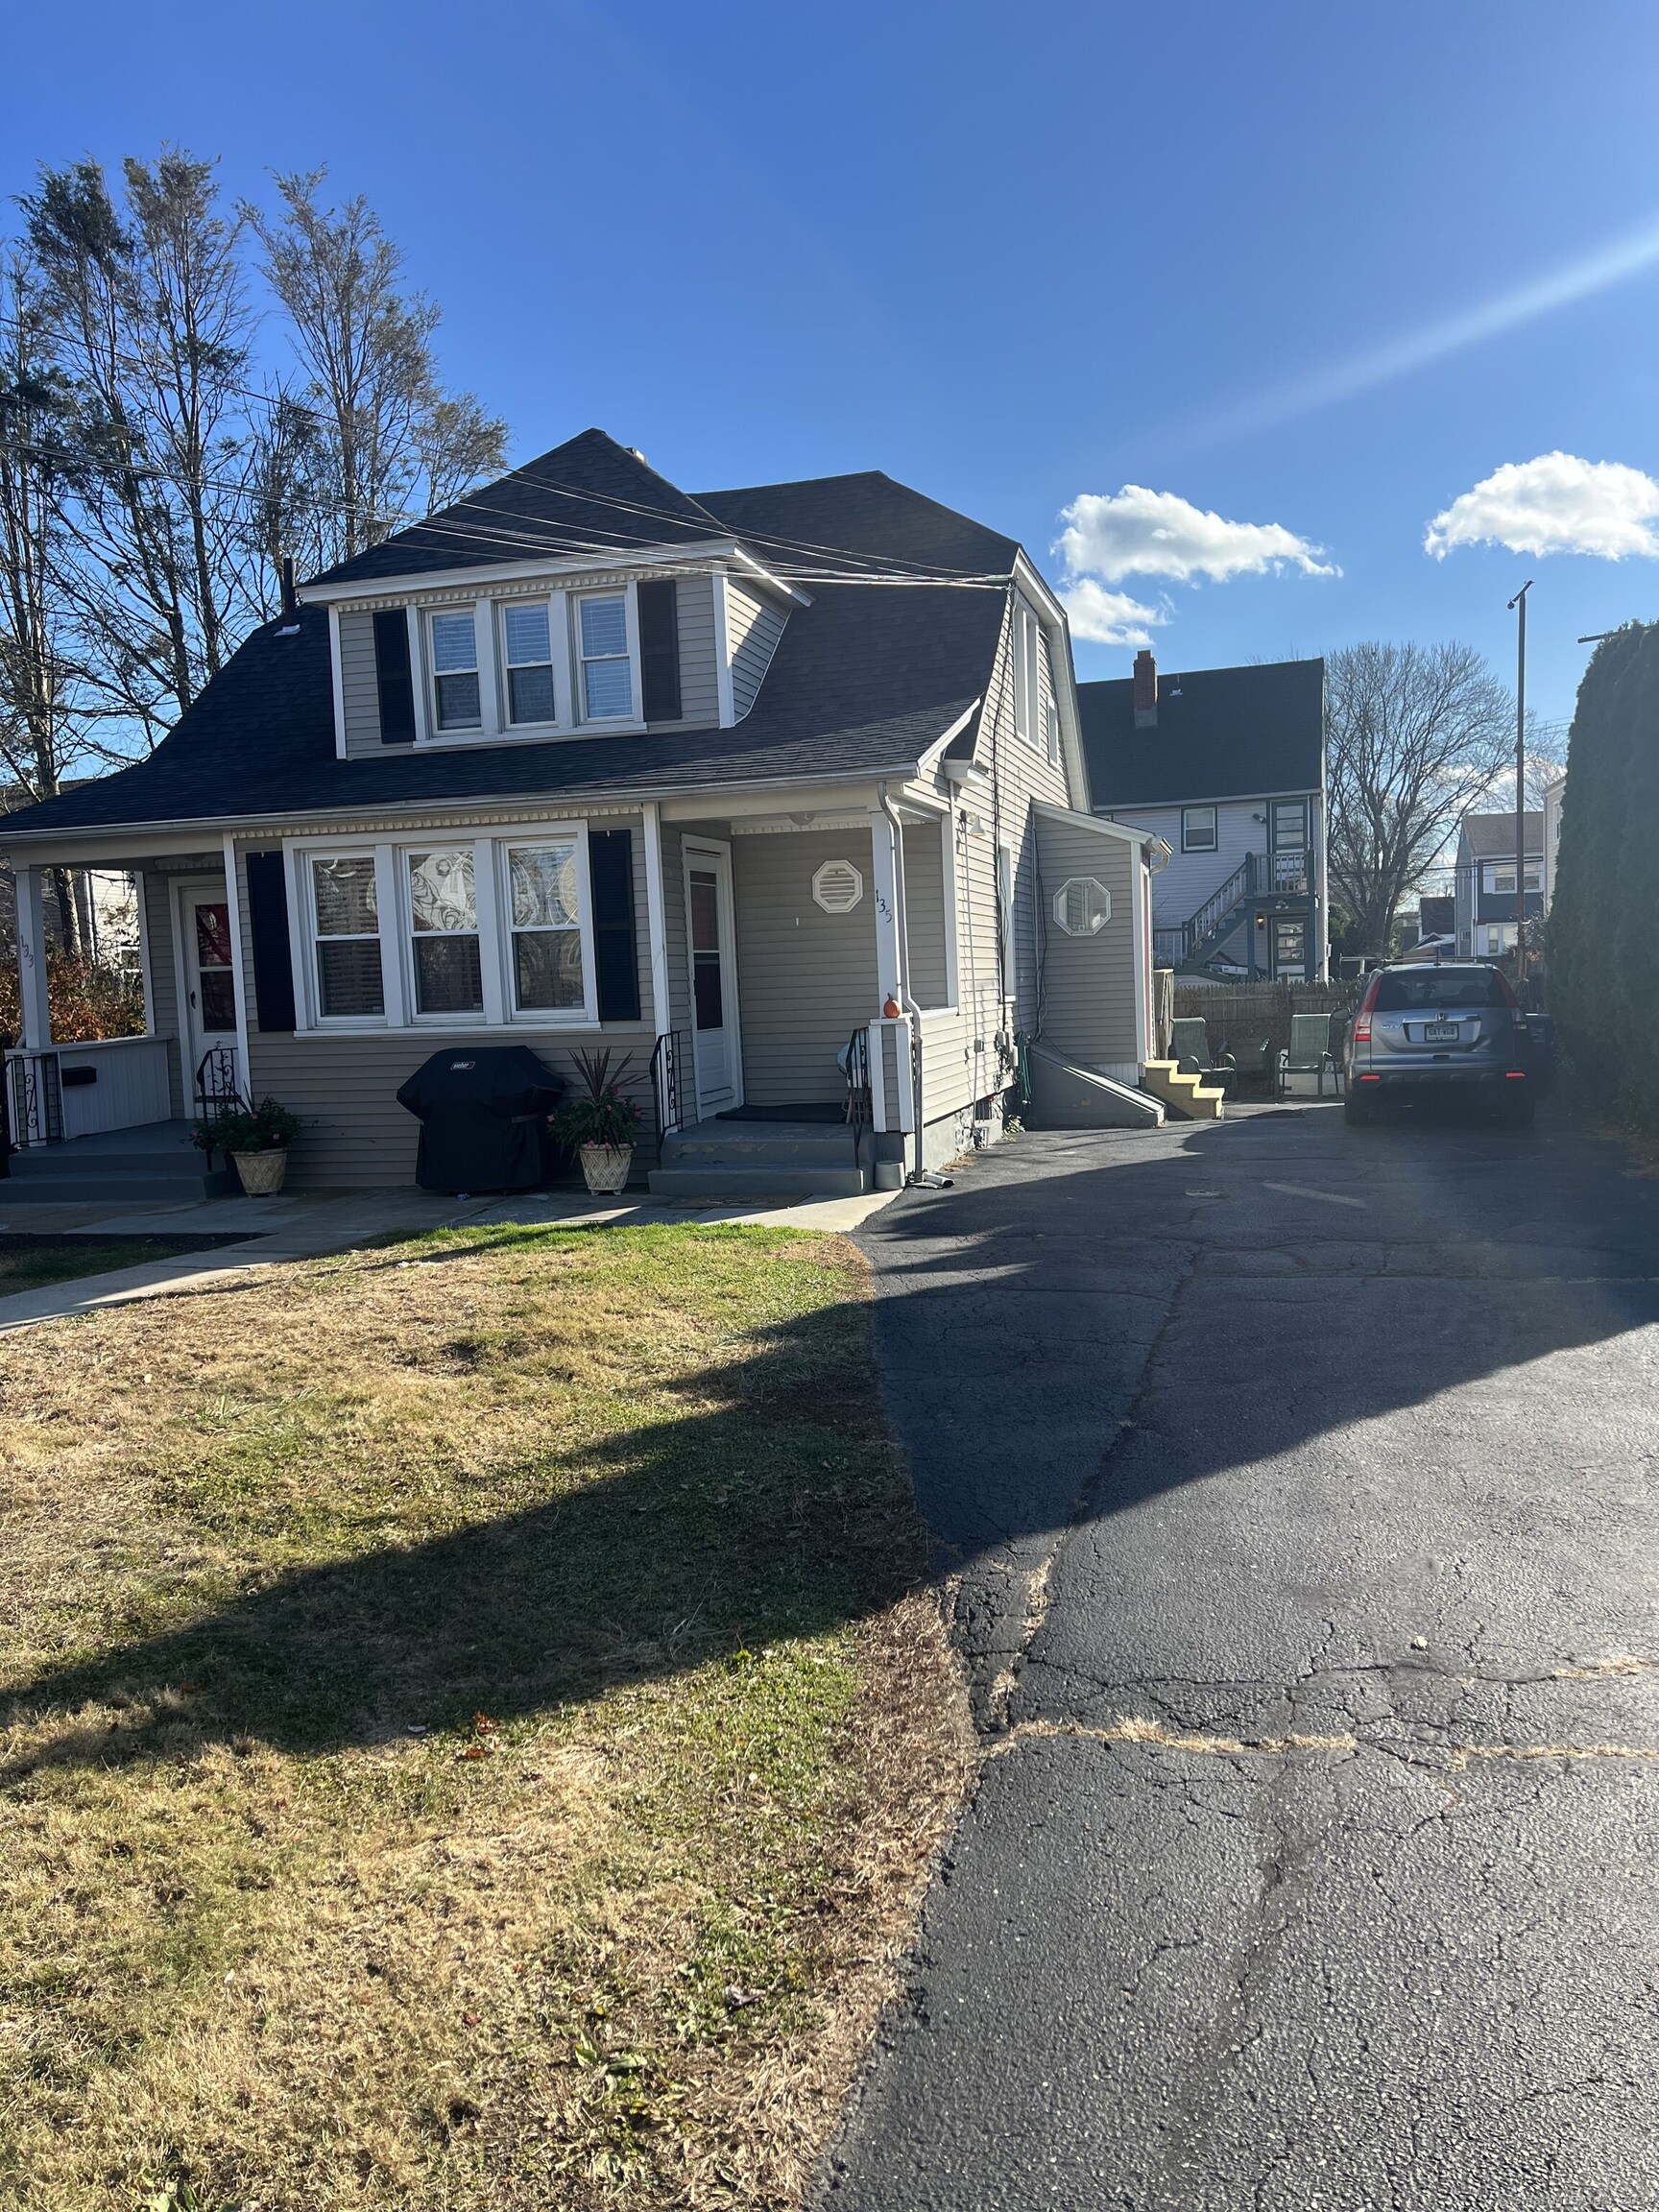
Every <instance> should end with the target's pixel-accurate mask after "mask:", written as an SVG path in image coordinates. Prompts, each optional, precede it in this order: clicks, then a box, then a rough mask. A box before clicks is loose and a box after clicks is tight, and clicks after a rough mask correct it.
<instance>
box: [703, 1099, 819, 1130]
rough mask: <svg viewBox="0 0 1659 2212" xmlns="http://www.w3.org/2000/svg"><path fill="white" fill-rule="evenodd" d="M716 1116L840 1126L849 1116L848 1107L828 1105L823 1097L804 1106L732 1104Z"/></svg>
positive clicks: (731, 1118) (718, 1117)
mask: <svg viewBox="0 0 1659 2212" xmlns="http://www.w3.org/2000/svg"><path fill="white" fill-rule="evenodd" d="M714 1118H715V1119H716V1120H717V1121H828V1122H831V1123H834V1124H835V1125H836V1126H839V1125H840V1124H841V1123H842V1122H844V1121H845V1120H846V1118H847V1109H846V1107H845V1106H842V1105H840V1104H837V1103H831V1104H829V1105H826V1104H825V1103H824V1102H823V1100H822V1099H813V1100H810V1101H809V1102H808V1103H807V1104H805V1105H804V1106H730V1107H728V1108H727V1110H726V1112H725V1113H724V1114H717V1115H716V1116H715V1117H714Z"/></svg>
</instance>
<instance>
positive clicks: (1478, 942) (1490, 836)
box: [1455, 809, 1545, 960]
mask: <svg viewBox="0 0 1659 2212" xmlns="http://www.w3.org/2000/svg"><path fill="white" fill-rule="evenodd" d="M1526 837H1527V850H1526V870H1527V880H1526V894H1527V919H1528V920H1529V921H1530V920H1531V919H1532V918H1533V917H1534V916H1536V915H1541V914H1543V913H1544V911H1545V899H1544V816H1543V815H1542V814H1541V813H1533V812H1532V811H1531V810H1530V809H1528V810H1527V818H1526ZM1455 884H1456V900H1457V951H1458V954H1459V956H1460V957H1461V958H1463V959H1476V960H1496V959H1499V958H1500V957H1502V955H1503V954H1504V953H1505V952H1511V953H1512V952H1513V951H1514V950H1515V816H1514V813H1513V811H1511V812H1509V813H1507V814H1465V815H1464V817H1463V820H1462V823H1461V825H1460V826H1459V828H1458V832H1457V857H1456V863H1455Z"/></svg>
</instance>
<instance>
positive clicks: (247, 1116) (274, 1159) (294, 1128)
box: [192, 1098, 300, 1198]
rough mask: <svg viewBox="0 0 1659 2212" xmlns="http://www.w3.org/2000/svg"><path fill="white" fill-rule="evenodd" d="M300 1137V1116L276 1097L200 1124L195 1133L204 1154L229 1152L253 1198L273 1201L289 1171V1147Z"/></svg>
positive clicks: (243, 1183)
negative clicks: (281, 1103)
mask: <svg viewBox="0 0 1659 2212" xmlns="http://www.w3.org/2000/svg"><path fill="white" fill-rule="evenodd" d="M299 1134H300V1117H299V1115H298V1114H291V1113H290V1112H289V1111H288V1109H287V1107H286V1106H279V1105H278V1104H277V1103H276V1099H275V1098H261V1099H260V1101H259V1103H258V1105H257V1106H239V1107H238V1108H237V1109H236V1111H235V1112H233V1113H230V1114H219V1115H216V1116H215V1117H214V1118H213V1119H212V1120H211V1121H198V1122H197V1124H196V1127H195V1129H194V1130H193V1131H192V1135H193V1136H194V1138H195V1140H196V1142H197V1143H198V1144H200V1145H201V1147H202V1149H203V1151H204V1152H207V1153H213V1152H228V1153H229V1155H230V1157H231V1159H232V1160H234V1161H235V1163H236V1173H237V1175H238V1176H239V1177H240V1178H241V1183H242V1188H243V1190H245V1191H246V1192H247V1194H248V1196H249V1197H250V1198H270V1197H273V1196H275V1194H276V1192H277V1191H278V1190H281V1188H282V1179H283V1177H284V1176H285V1175H286V1174H287V1172H288V1147H289V1145H290V1144H291V1143H292V1142H293V1141H294V1139H295V1138H296V1137H297V1136H298V1135H299Z"/></svg>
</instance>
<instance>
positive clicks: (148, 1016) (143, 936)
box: [132, 868, 160, 1037]
mask: <svg viewBox="0 0 1659 2212" xmlns="http://www.w3.org/2000/svg"><path fill="white" fill-rule="evenodd" d="M132 885H133V890H134V892H135V893H136V896H137V904H138V975H139V980H140V981H141V982H142V984H143V986H144V1034H145V1036H146V1037H157V1036H159V1035H160V1031H159V1029H158V1028H157V1026H156V949H155V946H154V944H153V943H152V942H151V937H150V879H149V878H148V877H147V876H146V875H145V873H144V871H143V869H142V868H135V869H134V870H133V871H132Z"/></svg>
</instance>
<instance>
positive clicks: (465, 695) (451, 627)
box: [428, 607, 483, 730]
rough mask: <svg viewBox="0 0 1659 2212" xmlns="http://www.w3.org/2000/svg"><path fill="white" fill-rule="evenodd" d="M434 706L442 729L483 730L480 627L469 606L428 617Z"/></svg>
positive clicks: (439, 726) (438, 723)
mask: <svg viewBox="0 0 1659 2212" xmlns="http://www.w3.org/2000/svg"><path fill="white" fill-rule="evenodd" d="M428 621H429V625H430V631H429V634H430V637H431V641H432V689H433V705H434V707H435V709H436V710H437V712H436V719H437V725H438V728H439V729H440V730H477V729H480V728H481V727H482V724H483V717H482V714H481V712H480V700H479V691H478V628H477V623H476V621H475V620H474V618H473V613H472V610H471V608H470V607H468V608H464V609H462V610H460V611H459V612H455V613H451V612H448V611H445V613H441V614H433V615H431V616H429V617H428Z"/></svg>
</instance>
